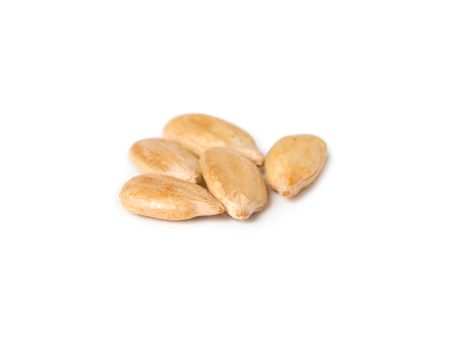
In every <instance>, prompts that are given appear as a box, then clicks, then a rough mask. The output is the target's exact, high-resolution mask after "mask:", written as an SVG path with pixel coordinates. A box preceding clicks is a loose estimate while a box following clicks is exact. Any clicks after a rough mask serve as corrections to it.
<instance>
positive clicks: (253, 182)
mask: <svg viewBox="0 0 454 350" xmlns="http://www.w3.org/2000/svg"><path fill="white" fill-rule="evenodd" d="M200 167H201V169H202V174H203V178H204V179H205V182H206V184H207V186H208V189H209V190H210V192H211V193H212V194H213V195H214V196H215V197H216V198H217V199H218V200H219V201H220V202H221V203H222V204H223V205H224V207H225V209H226V211H227V213H229V215H230V216H232V217H233V218H235V219H240V220H245V219H248V218H249V217H250V216H251V215H252V214H253V213H255V212H257V211H259V210H261V209H262V208H263V207H264V206H265V205H266V203H267V192H266V186H265V182H264V181H263V178H262V175H261V174H260V170H259V169H258V168H257V166H256V165H255V164H254V163H253V162H252V161H251V160H250V159H249V158H246V157H245V156H243V155H242V154H240V153H239V152H238V151H236V150H234V149H231V148H220V147H216V148H211V149H209V150H208V151H206V152H205V153H204V154H203V155H202V157H201V158H200Z"/></svg>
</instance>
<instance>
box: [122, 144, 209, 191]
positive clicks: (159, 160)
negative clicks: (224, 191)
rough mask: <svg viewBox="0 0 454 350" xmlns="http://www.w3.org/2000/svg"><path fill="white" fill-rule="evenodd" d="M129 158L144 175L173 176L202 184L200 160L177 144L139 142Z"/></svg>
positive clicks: (132, 149) (133, 146)
mask: <svg viewBox="0 0 454 350" xmlns="http://www.w3.org/2000/svg"><path fill="white" fill-rule="evenodd" d="M129 156H130V157H131V159H132V161H133V163H134V164H135V165H136V166H137V168H138V169H139V170H140V171H141V172H142V173H145V174H147V173H152V174H160V175H168V176H173V177H176V178H178V179H181V180H186V181H189V182H194V183H197V182H200V180H201V177H202V176H201V172H200V166H199V160H198V158H197V157H196V156H195V155H194V154H193V153H192V152H190V151H188V150H187V149H185V148H184V147H183V146H181V145H180V144H178V143H177V142H174V141H170V140H165V139H159V138H150V139H144V140H140V141H137V142H136V143H135V144H134V145H132V147H131V149H130V150H129Z"/></svg>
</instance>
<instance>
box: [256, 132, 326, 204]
mask: <svg viewBox="0 0 454 350" xmlns="http://www.w3.org/2000/svg"><path fill="white" fill-rule="evenodd" d="M326 159H327V149H326V144H325V142H324V141H323V140H322V139H321V138H319V137H317V136H314V135H293V136H286V137H284V138H282V139H280V140H279V141H278V142H276V143H275V144H274V146H273V147H272V148H271V150H270V151H269V153H268V155H267V156H266V160H265V174H266V179H267V182H268V183H269V184H270V186H271V187H272V188H273V189H274V190H275V191H277V192H279V193H280V194H281V195H283V196H285V197H294V196H296V195H297V194H298V192H299V191H301V189H303V188H304V187H307V186H309V185H310V184H311V183H312V182H314V181H315V179H316V178H317V176H318V175H319V174H320V171H321V170H322V169H323V166H324V165H325V162H326Z"/></svg>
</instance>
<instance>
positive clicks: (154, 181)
mask: <svg viewBox="0 0 454 350" xmlns="http://www.w3.org/2000/svg"><path fill="white" fill-rule="evenodd" d="M120 200H121V202H122V204H123V206H125V207H126V209H128V210H129V211H131V212H132V213H134V214H138V215H143V216H148V217H152V218H156V219H162V220H187V219H191V218H193V217H196V216H210V215H216V214H220V213H222V212H224V207H223V206H222V204H221V203H219V202H218V201H217V200H216V199H215V198H214V197H213V196H212V195H211V194H210V193H209V192H208V191H207V190H205V189H204V188H203V187H201V186H199V185H196V184H193V183H190V182H187V181H183V180H179V179H175V178H173V177H170V176H165V175H155V174H148V175H140V176H136V177H134V178H132V179H131V180H129V181H128V182H127V183H126V184H125V185H124V187H123V189H122V190H121V193H120Z"/></svg>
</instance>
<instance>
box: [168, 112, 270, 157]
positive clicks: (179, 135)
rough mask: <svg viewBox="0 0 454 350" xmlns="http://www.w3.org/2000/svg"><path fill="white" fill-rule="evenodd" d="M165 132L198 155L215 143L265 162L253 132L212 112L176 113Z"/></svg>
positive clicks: (216, 145)
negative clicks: (213, 114) (248, 131)
mask: <svg viewBox="0 0 454 350" xmlns="http://www.w3.org/2000/svg"><path fill="white" fill-rule="evenodd" d="M163 134H164V137H165V138H167V139H169V140H173V141H177V142H179V143H181V144H182V145H183V146H184V147H186V148H187V149H189V150H190V151H192V152H194V153H195V154H197V155H198V156H201V155H202V154H203V153H204V152H205V151H206V150H208V149H210V148H212V147H230V148H233V149H236V150H237V151H238V152H240V153H241V154H243V155H244V156H246V157H248V158H249V159H251V160H252V161H254V162H255V163H256V164H257V165H262V164H263V161H264V156H263V154H262V153H261V152H260V151H259V150H258V149H257V146H256V144H255V141H254V139H253V138H252V136H251V135H249V134H248V133H247V132H246V131H244V130H243V129H240V128H239V127H237V126H235V125H233V124H231V123H229V122H226V121H225V120H222V119H219V118H215V117H212V116H209V115H205V114H186V115H182V116H179V117H176V118H174V119H172V120H171V121H170V122H169V123H168V124H167V125H166V126H165V128H164V132H163Z"/></svg>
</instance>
